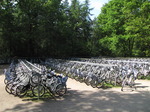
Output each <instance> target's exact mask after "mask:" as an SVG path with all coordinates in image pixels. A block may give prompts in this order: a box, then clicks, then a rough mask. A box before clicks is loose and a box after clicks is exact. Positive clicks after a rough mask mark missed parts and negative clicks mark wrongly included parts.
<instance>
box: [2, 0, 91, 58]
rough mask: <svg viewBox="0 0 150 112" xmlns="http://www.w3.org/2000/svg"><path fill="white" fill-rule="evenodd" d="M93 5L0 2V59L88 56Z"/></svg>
mask: <svg viewBox="0 0 150 112" xmlns="http://www.w3.org/2000/svg"><path fill="white" fill-rule="evenodd" d="M90 10H91V9H89V1H88V0H85V3H83V4H81V3H80V2H79V1H78V0H72V3H71V5H69V2H68V0H65V1H64V2H63V1H62V0H13V1H9V0H3V1H2V2H0V14H1V15H0V22H1V24H0V53H1V54H0V56H2V57H5V56H7V57H13V56H18V57H50V56H51V57H69V56H83V55H88V53H89V50H88V49H89V48H88V47H87V43H88V41H89V40H88V39H89V37H90V32H91V24H92V22H91V20H90V16H89V15H90Z"/></svg>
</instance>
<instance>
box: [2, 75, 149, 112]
mask: <svg viewBox="0 0 150 112" xmlns="http://www.w3.org/2000/svg"><path fill="white" fill-rule="evenodd" d="M3 80H4V75H0V112H150V81H143V80H137V81H136V84H137V86H138V87H137V90H135V91H132V92H131V91H129V90H127V91H125V92H121V91H120V88H113V89H105V90H103V89H96V88H92V87H90V86H87V85H85V84H83V83H80V82H77V81H75V80H72V79H69V80H68V82H67V85H68V93H67V95H66V96H65V97H63V98H59V99H48V100H46V101H38V102H35V101H23V100H22V99H20V98H18V97H14V96H13V95H9V94H8V93H6V92H5V84H4V83H3Z"/></svg>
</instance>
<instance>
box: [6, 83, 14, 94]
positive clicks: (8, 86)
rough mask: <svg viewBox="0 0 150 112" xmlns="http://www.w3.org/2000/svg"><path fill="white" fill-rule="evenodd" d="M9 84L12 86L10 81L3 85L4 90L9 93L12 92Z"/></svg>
mask: <svg viewBox="0 0 150 112" xmlns="http://www.w3.org/2000/svg"><path fill="white" fill-rule="evenodd" d="M11 86H12V85H11V83H8V84H6V86H5V90H6V92H7V93H9V94H11V93H12V91H11Z"/></svg>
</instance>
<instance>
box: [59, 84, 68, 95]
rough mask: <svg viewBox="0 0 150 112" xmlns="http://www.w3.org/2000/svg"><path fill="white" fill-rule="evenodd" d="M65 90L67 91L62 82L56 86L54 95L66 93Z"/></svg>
mask: <svg viewBox="0 0 150 112" xmlns="http://www.w3.org/2000/svg"><path fill="white" fill-rule="evenodd" d="M66 92H67V88H66V86H65V85H62V84H59V85H57V87H56V95H58V96H63V95H65V94H66Z"/></svg>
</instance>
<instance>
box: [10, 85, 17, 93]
mask: <svg viewBox="0 0 150 112" xmlns="http://www.w3.org/2000/svg"><path fill="white" fill-rule="evenodd" d="M16 88H17V85H13V86H12V87H11V93H12V94H13V95H15V96H16V95H17V94H16Z"/></svg>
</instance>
